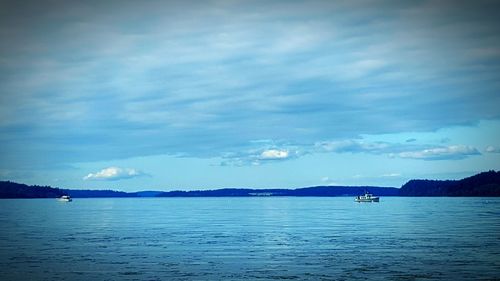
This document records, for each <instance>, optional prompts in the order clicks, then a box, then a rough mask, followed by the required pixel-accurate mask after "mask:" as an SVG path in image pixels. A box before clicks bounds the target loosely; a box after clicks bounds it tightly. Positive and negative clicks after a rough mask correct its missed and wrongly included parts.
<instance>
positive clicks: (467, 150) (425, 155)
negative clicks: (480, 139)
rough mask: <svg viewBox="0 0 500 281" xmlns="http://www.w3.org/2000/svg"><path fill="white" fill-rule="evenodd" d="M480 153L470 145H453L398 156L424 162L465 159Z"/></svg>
mask: <svg viewBox="0 0 500 281" xmlns="http://www.w3.org/2000/svg"><path fill="white" fill-rule="evenodd" d="M478 154H480V153H479V151H478V150H477V149H476V148H475V147H472V146H469V145H451V146H446V147H436V148H429V149H424V150H419V151H405V152H400V153H398V154H397V156H399V157H401V158H410V159H422V160H450V159H463V158H466V157H468V156H471V155H478Z"/></svg>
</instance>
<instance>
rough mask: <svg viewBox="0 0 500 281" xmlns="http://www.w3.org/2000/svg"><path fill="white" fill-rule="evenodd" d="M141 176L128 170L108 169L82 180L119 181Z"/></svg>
mask: <svg viewBox="0 0 500 281" xmlns="http://www.w3.org/2000/svg"><path fill="white" fill-rule="evenodd" d="M141 175H143V173H142V172H140V171H138V170H136V169H130V168H118V167H109V168H105V169H102V170H100V171H99V172H96V173H90V174H88V175H86V176H85V177H83V179H84V180H121V179H130V178H134V177H138V176H141Z"/></svg>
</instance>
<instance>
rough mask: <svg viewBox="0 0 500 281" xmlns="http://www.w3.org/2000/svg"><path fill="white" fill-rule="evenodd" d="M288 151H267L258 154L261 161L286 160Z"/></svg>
mask: <svg viewBox="0 0 500 281" xmlns="http://www.w3.org/2000/svg"><path fill="white" fill-rule="evenodd" d="M288 156H289V153H288V150H278V149H268V150H264V151H263V152H262V153H261V154H260V159H262V160H280V159H286V158H288Z"/></svg>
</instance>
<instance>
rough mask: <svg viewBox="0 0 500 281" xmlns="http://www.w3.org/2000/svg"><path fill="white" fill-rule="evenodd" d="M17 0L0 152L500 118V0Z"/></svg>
mask: <svg viewBox="0 0 500 281" xmlns="http://www.w3.org/2000/svg"><path fill="white" fill-rule="evenodd" d="M19 3H20V2H19V1H10V2H9V1H7V2H5V4H4V5H2V9H0V42H2V44H1V46H0V74H1V75H0V140H1V142H2V145H1V146H0V155H2V159H1V161H0V168H6V167H26V166H29V165H31V166H35V167H47V166H52V167H55V166H57V165H61V164H68V163H78V162H92V161H105V160H109V159H124V158H130V157H139V156H149V155H160V154H168V155H179V156H189V157H202V158H207V157H224V156H225V155H226V154H228V153H233V154H240V153H241V151H245V152H244V153H246V152H247V151H254V152H255V153H254V154H252V155H254V156H252V157H254V159H255V160H256V161H263V160H264V159H285V158H286V159H292V158H293V157H291V156H293V155H294V154H293V153H292V151H289V154H288V157H285V155H286V153H283V152H282V153H276V152H269V155H267V154H264V155H263V154H262V153H263V152H262V151H261V150H260V149H261V146H259V145H258V144H255V143H254V146H251V144H252V142H253V141H255V140H261V139H272V140H279V141H281V142H283V143H287V144H292V145H296V146H305V147H306V148H307V149H308V147H310V146H311V145H313V144H314V143H317V142H319V141H321V140H333V141H339V140H344V139H355V138H357V137H359V136H360V135H378V134H391V133H400V132H423V131H434V130H437V129H440V128H446V127H450V126H457V125H472V124H476V123H477V122H478V121H479V120H485V119H489V120H492V119H498V118H500V113H499V111H498V108H499V105H500V95H498V92H499V91H500V84H499V83H498V81H499V73H500V51H499V48H498V47H497V46H500V33H499V32H498V30H500V17H498V15H497V12H496V11H498V9H499V7H498V3H495V2H494V1H493V2H488V1H484V2H483V1H459V2H455V1H403V2H392V1H387V2H385V1H382V2H378V1H376V2H366V1H307V2H302V1H269V2H258V1H257V2H255V1H243V2H239V1H236V2H232V1H147V2H140V3H139V2H134V1H113V0H111V1H106V2H103V3H102V5H93V3H91V2H86V1H83V2H81V1H57V0H56V1H43V0H42V1H22V3H20V4H19ZM27 7H31V8H27ZM35 7H36V8H35ZM40 34H44V36H40ZM411 143H413V142H411ZM342 145H343V146H342V147H339V148H335V151H355V150H359V151H369V152H370V153H385V151H386V148H384V147H383V146H384V143H379V144H376V143H375V144H371V145H372V146H370V147H368V144H360V143H345V144H342ZM266 149H269V148H266ZM276 149H282V148H281V147H278V148H276ZM424 149H432V148H424ZM301 151H302V150H301ZM446 151H447V152H446ZM450 151H452V152H450ZM400 152H403V151H397V152H395V153H400ZM455 153H458V154H460V152H456V151H454V149H450V148H448V149H445V152H443V151H441V150H435V151H433V150H431V151H430V152H424V151H420V152H419V151H417V150H416V151H412V152H410V151H408V152H407V153H406V154H402V155H403V157H406V158H414V159H436V158H439V157H445V156H444V155H448V156H449V155H453V154H455ZM471 153H473V152H471V151H468V152H463V153H461V155H471ZM437 155H440V156H437ZM247 158H248V157H247Z"/></svg>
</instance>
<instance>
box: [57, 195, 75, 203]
mask: <svg viewBox="0 0 500 281" xmlns="http://www.w3.org/2000/svg"><path fill="white" fill-rule="evenodd" d="M59 201H62V202H71V201H73V199H71V197H70V196H69V195H63V196H61V197H59Z"/></svg>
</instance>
